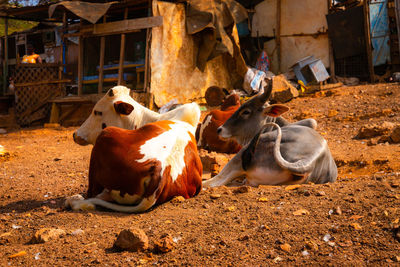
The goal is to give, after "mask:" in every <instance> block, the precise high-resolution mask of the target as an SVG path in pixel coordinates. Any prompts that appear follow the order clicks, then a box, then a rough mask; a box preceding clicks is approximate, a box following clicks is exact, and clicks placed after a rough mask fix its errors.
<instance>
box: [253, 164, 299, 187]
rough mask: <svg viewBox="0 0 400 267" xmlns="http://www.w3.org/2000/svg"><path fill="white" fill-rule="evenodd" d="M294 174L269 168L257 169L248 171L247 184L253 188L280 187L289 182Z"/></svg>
mask: <svg viewBox="0 0 400 267" xmlns="http://www.w3.org/2000/svg"><path fill="white" fill-rule="evenodd" d="M291 178H292V174H291V173H290V172H289V171H287V170H271V169H270V168H268V167H255V168H253V169H250V170H248V171H247V178H246V180H247V182H248V184H249V185H251V186H258V185H263V184H268V185H278V184H283V183H285V182H287V181H289V180H290V179H291Z"/></svg>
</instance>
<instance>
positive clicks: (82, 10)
mask: <svg viewBox="0 0 400 267" xmlns="http://www.w3.org/2000/svg"><path fill="white" fill-rule="evenodd" d="M114 3H117V2H109V3H104V4H103V3H88V2H81V1H63V2H60V3H57V4H54V5H51V6H50V7H49V18H51V17H52V16H53V14H54V11H55V10H56V8H57V7H58V6H64V7H65V8H66V9H68V10H69V11H71V12H72V13H74V14H75V15H76V16H78V17H80V18H83V19H85V20H87V21H89V22H90V23H93V24H95V23H96V22H97V21H98V20H99V19H100V18H101V17H102V16H104V14H106V12H107V10H108V9H109V8H110V6H111V5H112V4H114Z"/></svg>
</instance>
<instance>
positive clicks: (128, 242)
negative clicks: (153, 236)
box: [114, 228, 149, 251]
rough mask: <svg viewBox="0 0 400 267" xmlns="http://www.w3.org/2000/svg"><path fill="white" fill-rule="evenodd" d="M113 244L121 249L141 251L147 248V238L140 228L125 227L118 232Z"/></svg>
mask: <svg viewBox="0 0 400 267" xmlns="http://www.w3.org/2000/svg"><path fill="white" fill-rule="evenodd" d="M114 246H115V247H117V248H120V249H122V250H128V251H142V250H146V249H148V247H149V238H148V237H147V235H146V233H145V232H144V231H143V230H141V229H138V228H131V229H125V230H122V231H121V232H120V233H119V235H118V237H117V240H116V241H115V242H114Z"/></svg>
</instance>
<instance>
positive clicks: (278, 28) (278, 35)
mask: <svg viewBox="0 0 400 267" xmlns="http://www.w3.org/2000/svg"><path fill="white" fill-rule="evenodd" d="M281 6H282V1H281V0H277V2H276V49H277V55H278V72H279V73H280V72H281V52H282V51H281Z"/></svg>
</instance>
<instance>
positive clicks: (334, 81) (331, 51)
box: [327, 0, 337, 83]
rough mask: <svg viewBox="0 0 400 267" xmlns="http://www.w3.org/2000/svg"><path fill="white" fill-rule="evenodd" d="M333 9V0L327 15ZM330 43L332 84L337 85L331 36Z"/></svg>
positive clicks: (329, 2)
mask: <svg viewBox="0 0 400 267" xmlns="http://www.w3.org/2000/svg"><path fill="white" fill-rule="evenodd" d="M331 8H332V0H328V11H327V14H330V10H331ZM328 30H329V29H328ZM328 43H329V70H330V74H331V80H332V83H337V80H336V72H335V57H334V56H333V46H332V41H331V40H330V39H329V35H328Z"/></svg>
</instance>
